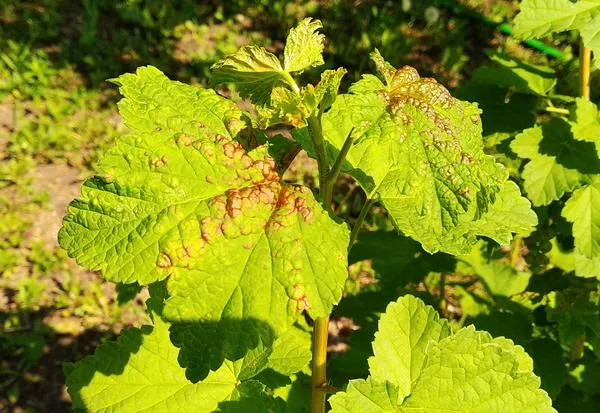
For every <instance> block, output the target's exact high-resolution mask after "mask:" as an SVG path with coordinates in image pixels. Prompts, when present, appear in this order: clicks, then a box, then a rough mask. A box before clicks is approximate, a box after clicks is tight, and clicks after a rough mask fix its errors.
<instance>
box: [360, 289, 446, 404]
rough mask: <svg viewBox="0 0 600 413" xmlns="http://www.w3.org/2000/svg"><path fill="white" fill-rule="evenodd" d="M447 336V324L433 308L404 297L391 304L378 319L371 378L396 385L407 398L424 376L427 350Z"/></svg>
mask: <svg viewBox="0 0 600 413" xmlns="http://www.w3.org/2000/svg"><path fill="white" fill-rule="evenodd" d="M448 335H450V328H449V327H448V323H447V322H446V320H441V319H440V317H439V314H438V313H437V312H436V311H435V310H434V309H433V308H432V307H430V306H426V305H425V303H423V301H421V300H419V299H418V298H415V297H413V296H410V295H407V296H404V297H402V298H401V299H399V300H398V301H397V302H394V303H391V304H390V305H388V307H387V309H386V311H385V314H383V315H382V316H381V318H380V320H379V331H378V332H377V333H375V340H374V341H373V353H374V354H375V355H374V357H371V358H369V368H370V371H371V377H372V378H373V379H374V380H377V381H379V382H384V381H388V382H390V383H393V384H394V385H395V386H397V388H398V393H399V397H400V398H404V397H406V396H408V395H409V394H410V393H411V391H412V388H413V383H414V382H415V381H416V380H417V379H418V377H419V375H420V374H421V370H422V368H423V364H424V363H425V352H426V350H427V347H428V346H429V345H431V343H432V342H438V341H440V340H441V339H443V338H444V337H447V336H448ZM390 366H394V368H390Z"/></svg>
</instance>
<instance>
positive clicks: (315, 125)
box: [308, 114, 331, 210]
mask: <svg viewBox="0 0 600 413" xmlns="http://www.w3.org/2000/svg"><path fill="white" fill-rule="evenodd" d="M308 130H309V132H310V137H311V139H312V144H313V148H314V150H315V154H316V156H317V164H318V168H319V192H321V196H324V194H323V189H324V187H325V181H326V179H327V173H328V170H329V164H328V162H327V155H326V154H325V140H324V139H323V129H322V127H321V122H320V120H319V119H318V118H317V117H316V116H315V115H314V114H313V115H311V116H310V117H309V118H308ZM324 203H325V208H326V209H327V210H329V209H330V207H331V205H330V204H331V202H329V203H326V202H325V200H324Z"/></svg>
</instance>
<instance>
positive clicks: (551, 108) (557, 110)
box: [544, 106, 569, 115]
mask: <svg viewBox="0 0 600 413" xmlns="http://www.w3.org/2000/svg"><path fill="white" fill-rule="evenodd" d="M544 110H545V111H546V112H551V113H560V114H561V115H568V114H569V109H563V108H557V107H555V106H546V107H545V108H544Z"/></svg>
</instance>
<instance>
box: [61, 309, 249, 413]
mask: <svg viewBox="0 0 600 413" xmlns="http://www.w3.org/2000/svg"><path fill="white" fill-rule="evenodd" d="M177 355H178V350H177V348H176V347H174V346H173V345H172V344H171V341H170V340H169V326H168V324H167V323H165V322H163V321H161V320H160V318H159V317H155V325H154V327H151V326H144V327H142V328H141V329H132V330H129V331H126V332H125V333H123V334H122V335H121V336H120V337H119V339H118V340H117V341H116V342H108V343H105V344H102V345H100V346H99V347H98V349H97V350H96V353H95V354H94V355H93V356H89V357H86V358H84V359H83V360H82V361H80V362H79V363H77V364H76V365H75V366H74V367H73V368H72V369H71V372H70V373H69V374H68V377H67V387H68V389H69V393H70V394H71V397H72V399H73V405H74V407H75V408H83V409H87V410H89V411H93V412H95V413H110V412H116V411H119V412H140V413H141V412H153V413H160V412H165V413H166V412H172V411H173V410H179V411H204V412H207V411H212V410H214V409H215V408H216V407H217V404H218V403H219V402H220V401H222V400H227V399H228V398H229V397H231V395H232V394H233V392H234V391H235V388H236V385H237V383H238V378H237V375H236V366H235V363H232V362H227V363H226V364H224V365H223V366H222V367H221V368H219V369H218V370H217V371H214V372H211V373H210V374H209V375H208V376H207V377H206V378H205V379H204V380H203V381H201V382H199V383H195V384H194V383H192V382H190V381H189V380H188V379H187V378H186V376H185V370H184V369H183V368H182V367H181V366H180V365H179V363H178V362H177Z"/></svg>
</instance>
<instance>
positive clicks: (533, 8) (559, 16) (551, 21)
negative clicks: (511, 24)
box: [515, 0, 600, 60]
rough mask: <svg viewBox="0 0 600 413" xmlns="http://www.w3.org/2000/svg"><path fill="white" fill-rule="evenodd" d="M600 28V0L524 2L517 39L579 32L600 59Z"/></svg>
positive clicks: (538, 0)
mask: <svg viewBox="0 0 600 413" xmlns="http://www.w3.org/2000/svg"><path fill="white" fill-rule="evenodd" d="M599 27H600V1H599V0H578V1H577V2H571V1H570V0H524V1H523V2H522V3H521V12H520V13H519V14H518V15H517V17H516V18H515V36H517V37H519V38H521V39H529V38H532V37H542V36H546V35H548V34H552V33H558V32H563V31H566V30H579V32H580V33H581V37H582V39H583V43H584V45H585V46H586V47H589V48H591V49H592V51H593V52H594V55H595V56H596V57H597V56H598V55H600V30H599V29H598V28H599ZM596 60H597V59H596Z"/></svg>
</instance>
